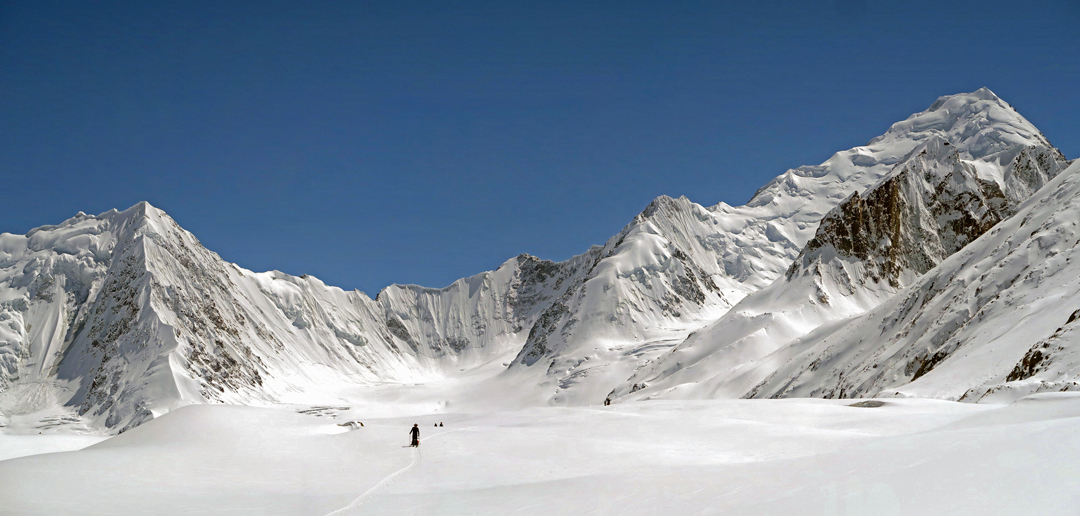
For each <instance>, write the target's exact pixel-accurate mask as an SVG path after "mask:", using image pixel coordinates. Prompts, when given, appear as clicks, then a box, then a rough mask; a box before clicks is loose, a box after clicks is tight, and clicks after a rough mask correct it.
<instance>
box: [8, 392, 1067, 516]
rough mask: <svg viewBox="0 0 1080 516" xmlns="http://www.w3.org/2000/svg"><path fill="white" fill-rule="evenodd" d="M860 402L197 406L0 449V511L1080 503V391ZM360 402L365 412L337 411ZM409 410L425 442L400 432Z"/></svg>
mask: <svg viewBox="0 0 1080 516" xmlns="http://www.w3.org/2000/svg"><path fill="white" fill-rule="evenodd" d="M852 403H853V400H819V399H788V400H706V401H649V402H638V403H629V404H617V405H612V406H610V407H598V406H597V407H536V408H531V409H522V410H506V411H476V412H434V413H427V414H418V415H412V416H407V417H403V416H398V417H382V418H377V417H368V416H367V415H366V414H365V413H364V412H365V411H363V410H358V409H355V408H349V409H344V407H337V409H334V408H322V409H317V410H312V409H311V408H310V407H294V408H292V409H289V408H285V407H279V408H275V409H270V408H253V407H242V406H231V405H195V406H188V407H184V408H181V409H179V410H175V411H173V412H171V413H169V414H167V415H165V416H163V417H161V418H157V419H155V420H153V421H151V422H148V423H146V424H143V425H141V426H140V427H138V428H135V429H133V430H130V431H128V432H125V433H123V434H121V435H119V436H116V437H113V438H110V439H109V440H107V441H104V442H101V443H99V444H97V445H95V446H91V447H89V448H86V449H84V450H81V451H76V452H65V453H52V454H45V455H35V456H31V457H23V458H18V459H12V460H6V461H0V500H2V501H3V505H2V509H0V512H3V513H4V514H10V515H20V514H52V515H63V514H147V515H150V514H155V515H157V514H160V515H166V514H223V513H227V514H238V515H239V514H252V515H255V514H281V515H286V514H288V515H292V514H295V515H327V514H621V515H634V514H745V515H761V514H772V515H796V514H798V515H803V514H822V515H833V514H836V515H852V516H854V515H907V514H911V515H919V514H955V515H964V514H970V515H980V516H982V515H988V514H1071V513H1072V512H1073V511H1075V509H1076V503H1077V502H1078V501H1080V499H1078V498H1077V497H1078V495H1077V493H1080V475H1078V474H1077V469H1076V466H1075V465H1076V463H1077V461H1078V460H1080V434H1077V432H1076V431H1075V429H1076V427H1077V425H1078V424H1080V396H1077V395H1075V394H1072V393H1063V394H1040V395H1035V396H1034V397H1029V398H1023V399H1021V400H1019V401H1017V402H1015V403H1012V404H1009V405H989V404H967V403H955V402H947V401H938V400H920V399H911V400H884V405H883V406H880V407H852V406H849V405H851V404H852ZM383 409H384V410H393V407H392V406H388V407H384V408H383ZM353 420H360V421H362V422H363V423H364V426H363V427H357V429H356V430H349V429H348V427H346V426H339V424H340V423H344V422H347V421H353ZM414 422H415V423H418V424H419V425H420V428H421V447H420V448H419V449H412V448H407V447H404V445H405V444H406V443H407V440H408V429H409V428H410V427H411V426H412V424H413V423H414ZM436 422H442V423H444V425H445V426H443V427H441V428H435V427H433V424H434V423H436ZM7 439H8V436H2V437H0V446H4V445H6V443H8V442H9V441H8V440H7Z"/></svg>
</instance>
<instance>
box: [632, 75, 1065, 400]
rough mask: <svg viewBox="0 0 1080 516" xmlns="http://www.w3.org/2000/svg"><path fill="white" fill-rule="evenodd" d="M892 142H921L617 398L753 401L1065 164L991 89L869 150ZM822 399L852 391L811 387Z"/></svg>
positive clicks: (901, 128)
mask: <svg viewBox="0 0 1080 516" xmlns="http://www.w3.org/2000/svg"><path fill="white" fill-rule="evenodd" d="M897 135H904V138H896V136H897ZM890 136H893V138H892V139H893V140H894V141H896V140H898V139H899V140H901V141H909V142H910V141H917V142H919V143H918V144H917V146H916V147H915V148H914V149H912V150H911V151H910V152H909V153H908V155H907V156H906V157H905V158H904V159H902V160H901V161H900V162H898V163H897V164H896V165H895V166H894V167H893V170H892V171H891V172H890V173H889V174H888V175H887V176H886V177H884V178H882V179H881V180H880V181H878V182H877V183H876V184H874V185H872V186H871V187H870V188H868V189H867V190H866V191H865V192H862V193H860V194H854V195H852V196H851V197H850V198H849V199H847V200H845V201H844V202H843V203H842V204H841V205H840V206H838V207H837V208H836V209H834V210H833V211H831V212H830V213H829V214H828V215H826V216H825V218H824V220H823V221H822V223H821V225H820V227H819V228H818V231H817V234H816V235H815V237H814V238H813V239H812V240H810V242H809V243H808V244H807V245H806V247H805V248H804V249H803V250H802V252H801V254H800V255H799V257H798V258H796V259H795V261H794V262H793V263H792V265H791V267H790V268H789V269H788V271H787V273H786V274H785V275H784V277H782V278H780V279H778V280H777V281H776V282H774V283H773V284H771V285H769V286H768V287H766V288H764V289H762V290H760V291H758V292H756V293H754V294H752V295H750V296H748V297H747V298H745V299H744V300H743V301H742V302H741V303H739V304H738V305H736V306H735V307H734V308H733V309H732V310H730V311H729V312H728V313H727V314H725V315H724V316H723V317H722V318H720V319H719V320H717V321H716V322H715V323H713V324H711V325H710V326H709V327H707V328H704V329H703V330H701V331H699V332H697V333H696V334H695V335H694V336H692V337H691V338H689V339H687V341H686V342H684V343H682V344H680V345H679V346H678V347H677V348H676V349H674V350H672V352H671V353H670V354H668V355H666V356H664V357H662V358H661V359H659V360H657V361H655V362H654V363H652V364H650V365H649V366H648V367H646V368H643V369H642V370H640V371H638V373H637V374H635V375H634V377H632V378H631V379H630V381H628V382H627V383H625V384H624V385H622V386H620V387H619V388H617V389H616V390H615V392H614V393H613V395H615V396H625V395H627V394H630V393H637V392H638V391H641V392H639V393H638V394H636V395H635V396H636V397H648V396H658V395H659V396H670V397H703V396H704V397H713V396H722V397H739V396H744V395H748V394H749V395H753V394H754V393H756V392H758V391H756V390H752V389H756V387H755V385H757V383H758V382H760V381H762V379H763V377H764V376H767V375H769V374H771V373H772V368H775V367H776V366H777V361H778V360H779V359H778V358H777V357H779V356H784V354H785V353H786V352H788V350H790V349H795V348H798V347H799V346H801V345H804V343H805V342H807V341H812V340H814V339H815V338H818V337H819V336H820V335H822V334H829V333H830V332H832V331H834V330H835V328H836V325H838V324H843V321H845V320H846V319H848V318H851V317H855V316H858V315H860V314H863V313H865V312H867V311H868V310H870V309H872V308H874V307H875V306H877V305H878V304H879V303H881V302H882V301H884V300H886V299H889V298H891V297H892V296H893V295H894V294H895V293H896V292H897V290H898V289H900V288H902V287H904V286H905V285H908V284H910V283H911V282H913V281H915V280H916V279H917V278H919V277H920V276H921V275H922V274H924V273H926V272H927V271H928V270H930V269H931V268H933V267H934V266H936V265H937V264H938V263H940V262H941V261H942V260H944V259H945V258H946V257H948V256H950V255H952V254H953V253H955V252H957V251H958V250H960V249H962V248H963V247H964V246H966V245H968V244H969V243H970V242H971V241H973V240H975V239H976V238H978V237H979V236H980V235H982V234H983V233H985V232H986V231H987V230H989V229H990V228H991V227H993V226H994V225H995V224H997V223H999V222H1000V221H1002V220H1003V219H1005V218H1007V217H1010V216H1012V215H1013V214H1014V213H1015V212H1016V209H1017V206H1018V205H1019V204H1020V202H1022V201H1023V200H1024V199H1026V198H1027V197H1029V196H1030V195H1031V194H1032V192H1035V191H1037V190H1039V188H1041V187H1042V186H1043V185H1044V184H1045V183H1046V182H1047V181H1048V180H1049V179H1050V178H1053V177H1054V176H1056V175H1057V174H1058V173H1059V172H1060V171H1061V170H1062V169H1063V168H1064V167H1065V166H1067V162H1066V161H1065V159H1064V157H1063V156H1062V155H1061V153H1060V152H1059V151H1057V150H1056V149H1054V148H1053V147H1051V146H1050V145H1049V143H1048V142H1047V141H1046V139H1045V138H1044V137H1043V136H1042V135H1041V134H1040V133H1039V132H1038V131H1037V130H1036V129H1035V128H1034V127H1033V126H1031V124H1030V123H1028V122H1027V121H1026V120H1024V119H1023V118H1022V117H1021V116H1020V115H1019V114H1018V113H1016V112H1015V111H1014V110H1013V109H1012V108H1011V107H1009V106H1008V105H1007V104H1005V103H1004V102H1002V101H1001V100H1000V99H998V98H997V97H996V96H994V95H993V94H992V93H990V92H989V90H986V89H983V90H979V91H977V92H975V93H973V94H970V95H954V96H951V97H943V98H942V99H940V100H939V101H938V102H937V103H935V104H934V105H933V106H931V108H930V109H929V110H928V111H926V112H924V113H919V114H916V115H913V116H912V117H911V118H909V119H908V120H907V121H905V122H901V123H899V124H896V125H894V126H893V127H892V128H891V129H890V131H889V133H887V134H886V136H885V137H882V138H879V139H876V140H874V141H872V142H871V144H870V145H871V146H873V145H875V144H882V143H884V142H886V141H888V140H889V139H890V138H889V137H890ZM814 367H817V365H815V366H814ZM823 394H828V395H832V396H844V395H850V394H852V393H851V391H850V390H840V391H835V392H834V391H830V392H828V393H823V391H815V395H823ZM863 394H865V392H864V393H863Z"/></svg>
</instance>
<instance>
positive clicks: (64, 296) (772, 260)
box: [0, 89, 1064, 430]
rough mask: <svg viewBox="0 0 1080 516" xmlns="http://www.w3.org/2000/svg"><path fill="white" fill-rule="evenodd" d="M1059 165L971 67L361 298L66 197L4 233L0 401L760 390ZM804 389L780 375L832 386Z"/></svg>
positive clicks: (121, 416)
mask: <svg viewBox="0 0 1080 516" xmlns="http://www.w3.org/2000/svg"><path fill="white" fill-rule="evenodd" d="M1063 166H1064V158H1063V157H1062V156H1061V155H1060V153H1059V152H1057V151H1056V149H1054V148H1053V147H1052V146H1050V144H1049V143H1048V142H1047V141H1046V139H1045V138H1044V137H1043V136H1042V135H1041V134H1040V133H1039V132H1038V130H1036V129H1035V128H1034V127H1033V126H1031V124H1030V123H1028V122H1027V121H1026V120H1024V119H1023V117H1021V116H1020V115H1019V114H1017V113H1016V112H1015V111H1014V110H1013V109H1012V108H1011V107H1010V106H1009V105H1008V104H1006V103H1004V102H1003V101H1001V100H1000V99H998V98H997V97H996V96H995V95H994V94H993V93H992V92H990V91H989V90H986V89H982V90H979V91H976V92H974V93H970V94H960V95H953V96H949V97H942V98H941V99H939V100H938V102H936V103H935V104H934V105H933V106H931V107H930V109H928V110H927V111H925V112H922V113H917V114H915V115H912V117H911V118H909V119H908V120H906V121H903V122H900V123H897V124H895V125H893V126H892V127H891V128H890V129H889V131H888V132H886V133H885V134H884V135H882V136H880V137H878V138H875V139H873V140H871V141H870V143H868V144H867V145H866V146H862V147H856V148H854V149H850V150H847V151H843V152H839V153H837V154H835V155H834V156H832V157H831V158H830V159H829V160H828V161H826V162H825V163H823V164H821V165H818V166H806V167H800V168H796V169H792V170H789V171H787V172H785V173H784V174H782V175H781V176H779V177H777V178H776V179H774V180H773V181H771V182H770V183H768V184H767V185H765V186H764V187H763V188H761V189H760V190H759V191H758V192H757V193H756V194H755V195H754V197H753V198H752V199H751V200H750V202H749V203H747V204H746V205H744V206H738V207H733V206H729V205H727V204H724V203H720V204H718V205H716V206H712V207H704V206H701V205H698V204H695V203H693V202H691V201H689V200H688V199H686V198H685V197H680V198H678V199H673V198H670V197H666V196H662V197H659V198H657V199H656V200H654V201H653V202H652V203H651V204H649V206H647V207H646V208H645V210H644V211H642V212H641V214H639V215H638V216H636V217H635V218H634V220H633V221H631V222H630V224H628V225H627V226H626V227H625V228H623V230H622V231H620V232H619V234H617V235H615V236H613V237H612V238H611V239H610V240H609V241H608V242H606V244H605V245H603V246H594V247H593V248H591V249H589V250H588V251H586V252H585V253H583V254H581V255H578V256H576V257H574V258H571V259H569V260H567V261H564V262H559V263H555V262H551V261H545V260H540V259H538V258H535V257H531V256H528V255H520V256H517V257H515V258H512V259H510V260H508V261H507V262H505V263H504V264H503V265H502V266H500V267H499V268H498V269H496V270H494V271H490V272H485V273H481V274H478V275H476V276H472V277H469V278H463V279H460V280H458V281H456V282H454V283H453V284H452V285H450V286H448V287H446V288H442V289H431V288H424V287H419V286H414V285H393V286H390V287H388V288H386V289H384V290H383V291H382V292H380V293H379V294H378V296H376V298H375V299H371V298H370V297H368V296H367V295H365V294H364V293H362V292H358V291H353V292H346V291H343V290H341V289H338V288H335V287H330V286H327V285H325V284H323V283H322V282H320V281H319V280H317V279H315V278H313V277H310V276H301V277H294V276H290V275H287V274H283V273H280V272H267V273H255V272H252V271H248V270H245V269H243V268H241V267H238V266H236V265H233V264H230V263H227V262H224V261H223V260H221V258H220V257H218V256H217V255H216V254H215V253H213V252H211V251H209V250H207V249H205V248H204V247H203V246H202V245H201V244H200V243H199V241H198V240H197V239H196V238H195V237H194V236H193V235H191V234H190V233H188V232H187V231H185V230H183V229H182V228H181V227H180V226H179V225H178V224H177V223H176V222H175V221H173V220H172V219H171V218H170V217H169V216H168V215H166V214H165V213H164V212H162V211H161V210H158V209H157V208H154V207H152V206H150V205H149V204H147V203H140V204H139V205H136V206H135V207H132V208H130V209H128V210H125V211H123V212H119V211H115V210H114V211H111V212H107V213H103V214H101V215H98V216H87V215H85V214H82V213H80V214H79V215H77V216H76V217H74V218H72V219H70V220H68V221H66V222H64V223H62V224H59V225H56V226H43V227H41V228H38V229H35V230H33V231H31V232H30V233H28V234H27V235H11V234H2V235H0V419H2V418H3V417H7V416H10V415H13V414H16V415H17V414H24V413H30V412H34V411H35V410H39V409H40V408H41V407H43V406H50V405H53V406H56V405H66V406H68V407H72V408H73V409H74V411H75V412H77V414H78V415H80V416H81V417H82V418H83V419H84V420H85V421H86V422H88V423H89V424H91V425H98V426H104V427H108V428H112V429H117V430H119V429H125V428H130V427H132V426H135V425H138V424H139V423H141V422H143V421H146V420H147V419H149V418H152V417H155V416H157V415H160V414H162V413H165V412H168V411H169V410H171V409H173V408H175V407H178V406H180V405H184V404H190V403H210V402H226V403H248V404H250V403H274V402H289V401H298V402H310V400H312V399H313V397H318V396H319V395H320V393H329V394H331V396H330V397H331V398H332V397H333V396H332V394H333V393H334V392H337V391H340V390H341V389H347V388H349V387H350V386H355V385H357V384H373V383H378V382H397V383H408V382H422V381H424V380H426V379H435V378H442V377H445V376H447V375H452V374H456V373H457V372H460V371H469V370H474V369H478V368H480V367H481V366H490V365H496V366H498V368H497V369H499V370H501V373H500V374H499V376H500V377H501V378H503V379H504V380H509V383H508V384H502V385H515V386H520V388H521V389H534V390H535V391H536V392H538V393H539V396H538V397H539V399H543V400H547V401H548V402H550V403H558V404H590V403H598V402H600V401H602V400H603V399H604V396H605V395H607V393H609V392H611V389H612V387H616V386H618V387H616V390H615V391H614V393H613V394H614V395H616V396H627V395H629V394H631V392H633V391H639V390H641V389H643V388H644V389H645V390H643V391H641V392H640V393H634V396H635V397H644V396H655V395H665V396H687V397H707V396H734V397H737V396H743V395H746V394H747V393H750V392H751V390H752V389H754V388H755V387H756V388H757V390H754V391H753V393H751V394H755V395H763V396H764V395H773V394H775V392H774V391H770V390H769V387H768V385H772V384H769V383H768V382H765V383H762V382H763V381H765V380H766V378H767V377H768V378H770V379H773V380H775V379H778V378H780V376H778V374H779V373H776V371H777V370H778V368H779V367H780V366H782V365H784V364H786V363H787V360H789V359H792V357H788V356H787V355H784V354H783V353H785V351H781V350H794V349H803V348H800V347H799V346H803V347H804V348H805V347H806V346H809V344H807V343H811V342H817V341H815V340H814V339H815V338H819V337H822V336H824V335H829V334H832V333H834V332H835V330H836V329H837V328H839V327H842V326H843V324H844V323H845V322H849V320H850V319H851V318H853V317H858V316H861V315H862V314H865V313H867V312H868V311H869V310H871V309H873V308H874V307H876V306H879V305H881V306H882V307H884V306H886V305H885V304H884V303H883V302H884V301H886V300H890V299H896V298H893V297H892V296H893V295H894V294H895V293H896V292H898V291H899V290H900V289H903V288H904V287H905V286H907V285H913V284H914V282H916V281H917V280H919V278H920V275H922V274H923V273H926V272H927V271H929V270H931V269H932V268H933V267H934V266H935V265H937V264H938V263H939V262H941V261H942V260H943V259H945V258H946V257H948V256H949V255H951V254H953V253H955V252H956V251H957V250H959V249H961V248H964V246H965V245H966V244H968V243H969V242H971V241H973V240H975V239H976V238H978V237H979V235H980V234H982V233H983V232H985V231H986V230H987V229H989V228H990V227H991V226H993V225H994V224H997V223H999V221H1001V220H1002V219H1005V218H1007V217H1009V216H1011V215H1013V214H1014V213H1016V211H1017V209H1018V206H1020V203H1021V202H1022V201H1024V199H1026V198H1028V197H1029V196H1030V195H1031V194H1032V192H1035V191H1037V190H1038V191H1040V192H1041V191H1042V190H1039V188H1040V187H1041V186H1042V185H1043V184H1044V183H1046V182H1047V181H1048V180H1050V178H1053V177H1054V176H1055V175H1056V174H1058V172H1059V171H1060V170H1061V169H1062V168H1063ZM1025 206H1026V205H1025ZM823 220H824V222H823ZM1010 220H1011V219H1010ZM819 224H820V226H821V227H820V228H819ZM934 270H937V269H934ZM732 307H735V308H732ZM874 313H876V312H874ZM691 334H692V335H691ZM688 336H689V338H688ZM679 343H681V344H679ZM677 344H678V346H677V347H676V345H677ZM806 349H809V348H806ZM1040 353H1041V352H1040ZM931 356H933V355H931ZM780 357H784V358H780ZM931 361H932V360H931ZM1032 361H1035V362H1038V363H1042V360H1041V359H1040V360H1038V361H1036V360H1035V359H1033V358H1032V359H1029V362H1032ZM765 363H769V364H773V365H771V366H765V365H762V364H765ZM792 363H795V362H792ZM504 364H505V366H504ZM1033 367H1034V366H1033ZM489 369H490V368H486V369H484V370H485V371H486V370H489ZM1028 369H1032V368H1028ZM1028 369H1025V370H1024V371H1025V372H1022V373H1020V374H1021V375H1024V374H1027V372H1026V371H1028ZM1032 370H1034V369H1032ZM774 373H776V374H774ZM792 374H794V373H792ZM920 376H922V375H920ZM1028 376H1030V375H1028ZM627 378H630V381H627ZM770 381H771V380H770ZM777 381H779V380H777ZM807 385H809V384H807ZM808 389H809V390H805V389H804V390H799V391H795V390H790V391H785V392H790V393H795V394H798V395H802V394H801V393H803V392H804V391H805V392H813V393H814V394H813V395H824V394H832V395H836V394H837V392H836V391H828V392H826V391H824V390H821V389H818V390H814V389H816V387H815V388H810V387H808ZM851 392H853V391H844V394H845V395H848V394H850V393H851ZM859 392H860V394H865V393H866V392H869V391H859ZM823 393H824V394H823ZM795 394H792V395H795ZM5 414H6V415H7V416H5ZM0 423H2V421H0Z"/></svg>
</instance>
